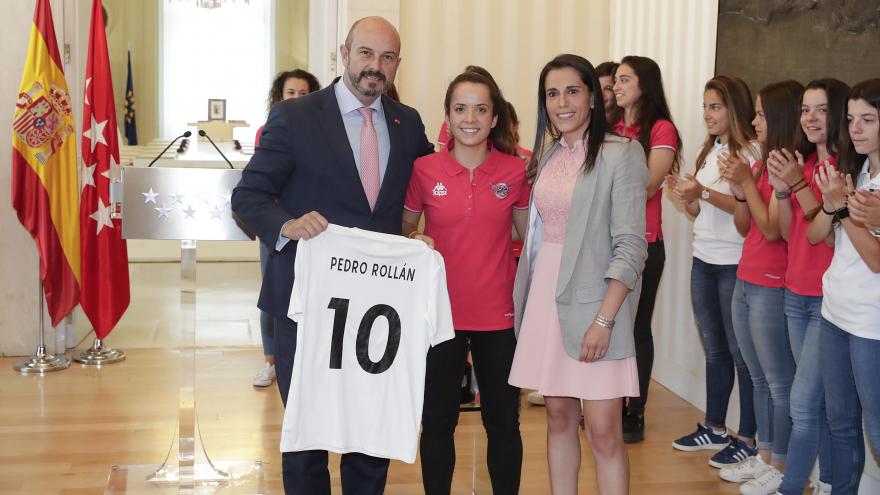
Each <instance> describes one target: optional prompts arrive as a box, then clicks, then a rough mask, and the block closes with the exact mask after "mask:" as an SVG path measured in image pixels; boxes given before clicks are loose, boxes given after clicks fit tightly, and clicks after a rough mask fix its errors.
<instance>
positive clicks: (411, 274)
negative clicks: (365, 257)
mask: <svg viewBox="0 0 880 495" xmlns="http://www.w3.org/2000/svg"><path fill="white" fill-rule="evenodd" d="M330 270H335V271H339V272H345V273H355V274H358V273H359V274H361V275H368V274H369V276H371V277H382V278H390V279H392V280H406V281H407V282H413V281H415V279H416V269H415V268H408V267H407V266H406V263H404V264H403V265H401V266H395V265H384V264H379V263H375V262H374V263H369V262H366V261H359V260H351V259H346V258H337V257H336V256H332V257H330Z"/></svg>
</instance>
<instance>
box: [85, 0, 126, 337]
mask: <svg viewBox="0 0 880 495" xmlns="http://www.w3.org/2000/svg"><path fill="white" fill-rule="evenodd" d="M88 46H89V48H88V59H87V61H86V80H90V81H91V82H90V83H89V84H86V98H85V102H87V103H85V105H84V107H83V115H82V119H83V133H84V134H83V139H82V143H81V145H82V158H83V162H84V164H85V165H88V166H94V167H95V169H94V185H93V186H92V185H89V186H85V187H84V188H83V190H82V193H81V199H80V229H81V230H80V240H81V243H82V244H81V245H82V249H81V253H82V257H81V259H82V264H81V268H82V279H81V294H80V305H81V306H82V308H83V312H85V314H86V316H87V317H88V318H89V321H90V322H91V323H92V326H93V327H94V328H95V335H96V336H97V337H98V338H100V339H103V338H105V337H106V336H107V334H109V333H110V332H111V331H112V330H113V328H114V327H115V326H116V324H117V323H118V322H119V320H120V318H122V315H123V314H124V313H125V310H126V308H128V304H129V301H130V289H129V278H128V251H127V247H126V243H125V240H124V239H122V235H121V222H120V221H119V220H111V221H110V222H111V223H112V227H110V226H107V225H106V224H105V223H103V222H102V223H101V224H98V222H96V219H95V217H97V218H99V219H100V218H103V219H104V220H105V221H106V219H107V215H108V213H107V207H108V206H109V205H110V180H109V179H108V178H107V176H106V175H105V173H106V172H108V171H111V165H110V163H111V157H112V158H114V159H115V161H118V159H119V143H118V141H117V138H116V106H115V103H114V100H113V82H112V77H111V74H110V59H109V56H108V53H107V36H106V34H105V32H104V24H103V21H102V14H101V1H100V0H92V19H91V27H90V31H89V45H88ZM86 131H88V132H86ZM93 149H94V150H93ZM108 175H109V174H108ZM102 215H103V217H102Z"/></svg>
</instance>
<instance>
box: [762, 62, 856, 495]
mask: <svg viewBox="0 0 880 495" xmlns="http://www.w3.org/2000/svg"><path fill="white" fill-rule="evenodd" d="M848 92H849V87H848V86H847V85H846V84H844V83H842V82H841V81H838V80H837V79H820V80H817V81H813V82H811V83H810V84H808V85H807V88H806V90H805V91H804V96H803V100H802V102H801V129H802V130H803V132H804V134H805V135H806V137H807V140H808V141H809V142H810V143H811V144H812V145H813V146H814V147H815V151H813V152H811V153H810V154H809V155H807V156H806V157H805V156H802V155H801V154H800V153H798V152H797V151H795V152H794V153H791V152H790V151H788V150H786V149H782V150H772V151H770V154H769V156H768V157H767V169H768V171H769V172H770V179H771V181H770V182H771V185H773V188H774V190H775V194H774V196H773V197H772V198H771V199H770V217H771V221H773V219H776V221H778V222H779V231H780V234H782V237H783V238H785V239H786V240H787V241H788V269H787V270H786V272H785V316H786V320H787V322H788V339H789V341H790V344H791V352H792V354H793V355H794V359H795V362H796V363H797V371H796V372H795V377H794V383H793V384H792V387H791V419H792V429H791V439H790V440H789V443H788V460H787V461H786V463H785V477H784V478H783V481H782V485H780V487H779V493H781V494H783V495H795V494H798V495H800V494H801V493H803V491H804V486H805V485H806V484H807V480H808V478H809V475H810V472H811V471H812V470H813V465H814V464H815V462H816V457H817V456H818V458H819V467H820V473H819V479H818V480H817V481H816V482H815V483H814V486H815V488H816V490H817V493H819V494H826V493H831V437H830V435H829V433H828V423H827V420H826V417H825V388H824V387H823V386H822V374H821V369H820V367H819V337H820V335H821V329H822V275H823V274H824V273H825V270H826V269H827V268H828V265H829V264H831V256H832V255H833V254H834V250H833V248H832V246H833V244H834V239H833V236H829V238H828V239H826V241H825V242H819V243H817V244H812V243H810V242H809V240H808V239H807V230H808V228H809V226H810V220H812V219H813V218H814V217H815V216H816V214H817V213H818V212H819V209H820V208H821V201H822V193H821V192H820V191H819V186H818V184H817V183H816V181H815V180H813V178H814V176H815V174H816V170H817V167H818V166H819V164H833V165H836V164H837V158H836V156H837V146H836V145H837V142H838V138H839V136H838V132H839V131H840V129H841V127H842V125H843V122H844V119H843V117H844V113H845V109H846V96H847V93H848Z"/></svg>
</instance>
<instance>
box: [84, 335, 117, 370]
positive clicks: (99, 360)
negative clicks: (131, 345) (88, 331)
mask: <svg viewBox="0 0 880 495" xmlns="http://www.w3.org/2000/svg"><path fill="white" fill-rule="evenodd" d="M73 360H74V361H76V362H77V363H79V364H85V365H88V366H100V365H102V364H113V363H118V362H120V361H125V351H123V350H122V349H114V348H112V347H106V346H104V341H103V340H101V339H99V338H98V337H95V341H94V342H92V347H89V348H88V349H87V350H85V351H82V352H81V353H79V354H77V355H76V356H74V357H73Z"/></svg>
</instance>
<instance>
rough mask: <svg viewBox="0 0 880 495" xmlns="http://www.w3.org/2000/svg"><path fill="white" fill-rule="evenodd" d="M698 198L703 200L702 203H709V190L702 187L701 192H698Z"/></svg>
mask: <svg viewBox="0 0 880 495" xmlns="http://www.w3.org/2000/svg"><path fill="white" fill-rule="evenodd" d="M700 197H701V198H703V200H704V201H709V188H708V187H704V188H703V190H702V191H700Z"/></svg>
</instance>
